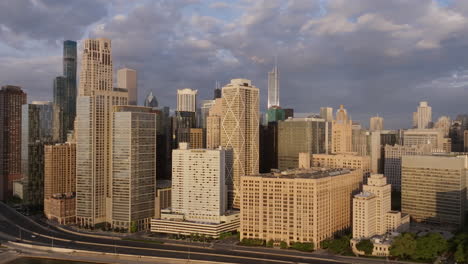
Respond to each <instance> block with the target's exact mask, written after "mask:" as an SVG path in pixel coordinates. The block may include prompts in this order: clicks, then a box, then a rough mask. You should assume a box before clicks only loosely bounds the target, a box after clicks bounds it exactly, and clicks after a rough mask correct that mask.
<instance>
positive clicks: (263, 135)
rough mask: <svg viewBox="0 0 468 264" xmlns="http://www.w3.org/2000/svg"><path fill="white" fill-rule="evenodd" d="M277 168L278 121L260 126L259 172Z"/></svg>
mask: <svg viewBox="0 0 468 264" xmlns="http://www.w3.org/2000/svg"><path fill="white" fill-rule="evenodd" d="M271 169H278V122H268V124H266V125H262V126H260V173H266V172H270V171H271Z"/></svg>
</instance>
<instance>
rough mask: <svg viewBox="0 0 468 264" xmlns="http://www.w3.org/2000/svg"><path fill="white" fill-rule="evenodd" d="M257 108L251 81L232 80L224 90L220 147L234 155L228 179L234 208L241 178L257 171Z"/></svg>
mask: <svg viewBox="0 0 468 264" xmlns="http://www.w3.org/2000/svg"><path fill="white" fill-rule="evenodd" d="M259 107H260V90H259V89H258V88H257V87H255V86H253V85H252V82H251V81H250V80H247V79H233V80H231V82H230V83H228V84H227V85H226V86H224V87H223V97H222V114H221V146H223V147H225V148H232V149H233V151H234V163H233V170H234V172H233V175H232V176H233V178H232V179H228V184H229V185H231V186H232V195H229V201H230V204H231V201H232V204H233V207H234V208H239V205H240V204H239V202H240V193H239V188H240V177H241V176H244V175H251V174H256V173H258V170H259V127H260V111H259ZM230 188H231V187H230ZM230 193H231V190H230Z"/></svg>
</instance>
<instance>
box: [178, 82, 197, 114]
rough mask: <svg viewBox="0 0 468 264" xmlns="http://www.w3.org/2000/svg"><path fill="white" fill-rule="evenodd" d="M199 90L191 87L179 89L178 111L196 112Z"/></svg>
mask: <svg viewBox="0 0 468 264" xmlns="http://www.w3.org/2000/svg"><path fill="white" fill-rule="evenodd" d="M197 94H198V91H197V90H192V89H190V88H185V89H178V90H177V111H179V112H196V111H197Z"/></svg>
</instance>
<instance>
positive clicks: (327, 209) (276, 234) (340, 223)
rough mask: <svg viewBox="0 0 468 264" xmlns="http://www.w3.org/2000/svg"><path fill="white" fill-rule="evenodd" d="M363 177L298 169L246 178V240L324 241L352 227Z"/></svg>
mask: <svg viewBox="0 0 468 264" xmlns="http://www.w3.org/2000/svg"><path fill="white" fill-rule="evenodd" d="M361 183H362V175H361V173H360V172H358V171H353V170H350V169H322V168H311V169H295V170H290V171H282V172H272V173H265V174H260V175H250V176H243V177H242V178H241V186H242V200H241V226H240V231H239V233H240V239H244V238H250V239H262V240H266V241H270V240H273V241H274V242H276V243H279V242H286V243H287V244H288V245H289V244H291V243H294V242H301V243H314V245H315V246H316V247H320V242H321V241H323V240H325V239H327V238H332V237H333V236H334V235H336V234H339V233H342V232H344V231H345V230H349V229H350V228H351V222H352V219H351V216H352V213H351V209H352V208H351V205H352V197H353V195H354V194H356V193H357V192H358V191H359V188H360V184H361Z"/></svg>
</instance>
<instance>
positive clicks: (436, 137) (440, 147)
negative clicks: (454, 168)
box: [403, 129, 451, 152]
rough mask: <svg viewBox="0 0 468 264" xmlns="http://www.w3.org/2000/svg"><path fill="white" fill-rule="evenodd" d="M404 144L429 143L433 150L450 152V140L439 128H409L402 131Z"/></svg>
mask: <svg viewBox="0 0 468 264" xmlns="http://www.w3.org/2000/svg"><path fill="white" fill-rule="evenodd" d="M403 138H404V141H403V142H404V146H417V145H423V144H431V145H432V148H433V150H434V151H438V152H451V142H450V139H449V138H445V137H444V132H443V131H442V130H439V129H409V130H406V131H405V132H404V135H403Z"/></svg>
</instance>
